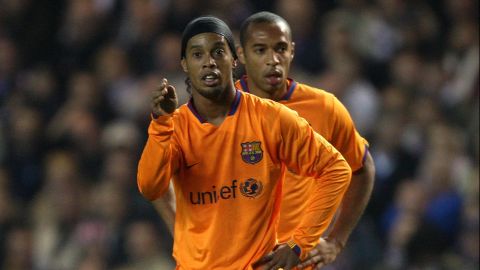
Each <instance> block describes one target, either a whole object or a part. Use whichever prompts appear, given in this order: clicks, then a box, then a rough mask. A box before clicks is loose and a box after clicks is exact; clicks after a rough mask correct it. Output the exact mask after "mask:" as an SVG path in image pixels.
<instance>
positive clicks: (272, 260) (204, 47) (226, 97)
mask: <svg viewBox="0 0 480 270" xmlns="http://www.w3.org/2000/svg"><path fill="white" fill-rule="evenodd" d="M181 65H182V68H183V70H184V71H185V72H186V73H187V75H188V77H189V78H190V81H191V86H192V98H193V104H194V105H195V108H196V109H197V111H198V113H199V114H200V115H201V116H202V117H203V118H204V119H205V120H207V122H209V123H211V124H213V125H217V126H218V125H221V123H222V122H223V121H224V120H225V117H226V116H227V114H228V111H229V109H230V106H231V104H232V102H233V100H234V98H235V87H234V81H233V72H232V69H233V68H234V67H235V66H236V60H235V59H234V57H233V55H232V52H231V51H230V49H229V47H228V43H227V40H226V39H225V37H223V36H221V35H218V34H215V33H202V34H198V35H195V36H193V37H192V38H191V39H190V40H189V41H188V43H187V47H186V57H185V58H184V59H182V60H181ZM177 105H178V100H177V95H176V92H175V88H174V87H173V86H171V85H169V84H168V81H167V80H166V79H163V81H162V83H161V84H160V85H159V87H158V88H157V89H155V90H154V91H153V92H152V113H153V114H154V115H159V116H160V115H169V114H171V113H173V112H174V111H175V109H176V107H177ZM153 204H154V206H155V207H156V209H157V210H158V211H159V213H160V214H161V215H162V217H167V220H169V219H170V218H171V217H172V215H173V213H174V210H173V209H172V207H171V204H169V202H168V201H166V200H165V199H164V198H161V199H158V200H156V201H154V202H153ZM169 228H170V229H171V231H173V228H172V225H171V224H169ZM299 262H300V261H299V259H298V256H297V255H296V254H295V253H294V252H293V251H292V250H291V249H290V248H289V247H288V246H286V245H280V246H278V247H277V248H276V249H275V250H274V251H272V252H270V253H269V254H268V255H266V256H265V257H264V258H263V259H262V260H261V261H258V262H254V263H253V265H252V266H253V267H254V268H255V269H262V270H263V269H265V270H267V269H275V270H276V269H279V268H283V269H284V270H290V269H293V267H294V266H295V265H297V264H298V263H299Z"/></svg>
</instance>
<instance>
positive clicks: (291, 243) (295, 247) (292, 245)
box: [287, 239, 302, 257]
mask: <svg viewBox="0 0 480 270" xmlns="http://www.w3.org/2000/svg"><path fill="white" fill-rule="evenodd" d="M287 245H288V247H289V248H290V249H291V250H293V252H295V254H297V256H298V257H300V254H302V249H301V248H300V246H298V245H297V243H295V242H294V241H293V240H291V239H290V240H288V242H287Z"/></svg>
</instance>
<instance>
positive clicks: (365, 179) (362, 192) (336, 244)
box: [300, 153, 375, 270]
mask: <svg viewBox="0 0 480 270" xmlns="http://www.w3.org/2000/svg"><path fill="white" fill-rule="evenodd" d="M374 177H375V165H374V163H373V159H372V156H371V155H370V153H367V154H366V159H365V162H364V165H363V167H362V168H361V169H359V170H358V171H356V172H354V173H353V176H352V181H351V182H350V186H349V187H348V190H347V192H346V193H345V196H344V198H343V201H342V206H341V208H340V212H339V215H338V217H337V219H336V221H335V223H334V225H333V227H332V228H331V231H330V233H329V234H328V236H327V237H325V238H322V239H321V240H320V242H319V244H318V245H317V246H316V247H315V248H314V249H313V250H312V251H311V252H310V253H309V259H307V260H306V261H305V262H303V263H302V264H301V265H300V267H306V266H308V265H312V264H313V265H315V266H316V267H315V269H316V270H317V269H321V267H322V266H324V265H326V264H329V263H332V262H333V261H334V260H335V259H336V257H337V255H338V254H339V253H340V252H341V251H342V249H343V247H344V246H345V244H346V243H347V241H348V238H349V237H350V234H351V233H352V231H353V229H354V228H355V226H356V225H357V223H358V221H359V220H360V218H361V216H362V214H363V212H364V210H365V208H366V207H367V204H368V201H369V200H370V195H371V193H372V189H373V184H374Z"/></svg>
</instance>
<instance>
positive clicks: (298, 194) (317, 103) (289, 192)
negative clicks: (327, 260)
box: [235, 77, 368, 247]
mask: <svg viewBox="0 0 480 270" xmlns="http://www.w3.org/2000/svg"><path fill="white" fill-rule="evenodd" d="M247 79H248V78H247V77H243V78H242V79H241V80H239V81H237V82H236V83H235V85H236V87H237V88H240V89H242V90H243V91H244V92H249V89H248V85H247ZM279 103H281V104H283V105H285V106H287V107H289V108H290V109H292V110H294V111H296V112H298V114H299V115H300V116H301V117H303V118H305V119H306V120H307V121H308V123H310V125H311V126H312V128H313V129H314V130H315V131H316V132H318V133H319V134H320V135H322V136H323V137H324V138H325V139H327V140H328V141H329V142H330V143H331V144H332V145H333V146H334V147H335V148H336V149H338V150H339V151H340V153H342V155H343V156H344V157H345V159H346V160H347V162H348V164H349V165H350V167H351V169H352V171H353V172H354V171H356V170H358V169H360V168H361V167H362V166H363V161H364V159H365V156H366V153H367V147H368V142H367V141H366V140H365V139H364V138H362V137H361V136H360V134H359V133H358V132H357V130H356V129H355V125H354V123H353V121H352V118H351V117H350V114H349V113H348V111H347V109H346V108H345V107H344V106H343V104H342V103H341V102H340V101H339V100H338V99H337V98H336V97H335V96H334V95H332V94H331V93H328V92H326V91H324V90H321V89H317V88H313V87H310V86H308V85H305V84H300V83H297V82H295V81H293V80H291V79H289V81H288V91H287V93H286V94H285V96H284V97H283V98H282V99H281V100H280V101H279ZM303 178H304V177H301V176H299V175H296V174H294V173H291V172H287V175H286V177H285V184H284V187H283V196H284V198H283V201H282V205H281V211H280V213H281V214H280V221H279V228H278V238H279V241H280V242H285V241H287V240H288V239H289V238H290V237H291V236H292V235H294V234H295V233H296V231H297V233H298V231H302V230H305V228H307V227H312V226H313V227H315V228H317V232H316V235H318V236H319V237H320V236H321V235H322V233H323V232H324V231H325V230H326V229H327V227H328V225H329V223H330V221H331V220H328V219H324V220H323V222H322V225H321V226H318V224H309V223H308V221H307V220H305V219H304V216H305V214H304V213H306V211H319V212H320V213H321V211H322V209H323V208H324V207H326V206H324V205H323V204H324V203H323V202H322V201H324V198H323V197H322V196H321V195H320V196H318V194H312V195H311V198H310V200H306V199H305V195H306V194H311V193H312V191H311V190H312V189H313V188H312V185H314V184H315V183H314V182H313V181H301V182H300V183H302V184H298V183H299V181H298V180H299V179H303ZM326 203H327V204H326V205H328V201H327V202H326ZM309 238H310V237H309ZM317 241H318V238H317V240H315V241H314V242H311V243H309V245H308V246H309V247H313V246H314V245H316V244H317Z"/></svg>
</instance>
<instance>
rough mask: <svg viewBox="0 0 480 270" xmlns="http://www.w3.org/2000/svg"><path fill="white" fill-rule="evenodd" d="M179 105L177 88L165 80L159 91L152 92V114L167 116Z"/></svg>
mask: <svg viewBox="0 0 480 270" xmlns="http://www.w3.org/2000/svg"><path fill="white" fill-rule="evenodd" d="M177 105H178V100H177V93H176V92H175V87H173V86H172V85H169V84H168V81H167V79H163V80H162V83H161V84H160V85H159V86H158V88H157V89H155V90H153V92H152V113H153V114H154V115H167V114H171V113H173V112H174V111H175V109H176V108H177Z"/></svg>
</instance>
